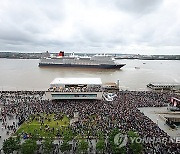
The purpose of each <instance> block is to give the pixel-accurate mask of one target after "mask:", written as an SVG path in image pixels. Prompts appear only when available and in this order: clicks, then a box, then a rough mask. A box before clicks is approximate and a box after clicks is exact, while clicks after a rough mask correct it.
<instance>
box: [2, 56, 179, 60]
mask: <svg viewBox="0 0 180 154" xmlns="http://www.w3.org/2000/svg"><path fill="white" fill-rule="evenodd" d="M0 59H40V58H9V57H8V58H7V57H0ZM121 59H128V60H136V59H137V60H180V59H162V58H161V59H159V58H157V59H156V58H154V59H152V58H149V59H147V58H144V59H142V58H119V57H115V60H121Z"/></svg>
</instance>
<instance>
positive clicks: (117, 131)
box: [108, 128, 126, 154]
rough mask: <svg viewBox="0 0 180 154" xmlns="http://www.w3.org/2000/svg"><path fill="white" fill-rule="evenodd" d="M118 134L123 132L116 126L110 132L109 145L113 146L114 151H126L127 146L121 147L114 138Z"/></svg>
mask: <svg viewBox="0 0 180 154" xmlns="http://www.w3.org/2000/svg"><path fill="white" fill-rule="evenodd" d="M117 134H121V133H120V131H119V130H118V129H117V128H115V129H113V130H112V131H111V132H110V133H109V138H108V143H109V147H110V148H111V151H112V153H122V154H125V153H126V147H125V146H123V147H119V145H117V144H115V142H114V139H115V136H116V135H117Z"/></svg>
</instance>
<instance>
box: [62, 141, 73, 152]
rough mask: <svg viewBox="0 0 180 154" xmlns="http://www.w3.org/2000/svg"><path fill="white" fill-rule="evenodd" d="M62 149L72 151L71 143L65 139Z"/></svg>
mask: <svg viewBox="0 0 180 154" xmlns="http://www.w3.org/2000/svg"><path fill="white" fill-rule="evenodd" d="M60 150H61V152H65V151H70V150H71V145H70V144H69V143H68V142H67V141H64V142H63V144H62V145H61V147H60Z"/></svg>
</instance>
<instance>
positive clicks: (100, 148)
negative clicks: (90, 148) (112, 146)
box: [96, 140, 105, 153]
mask: <svg viewBox="0 0 180 154" xmlns="http://www.w3.org/2000/svg"><path fill="white" fill-rule="evenodd" d="M96 151H97V152H98V153H104V151H105V142H104V140H99V141H98V142H97V144H96Z"/></svg>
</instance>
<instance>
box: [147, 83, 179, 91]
mask: <svg viewBox="0 0 180 154" xmlns="http://www.w3.org/2000/svg"><path fill="white" fill-rule="evenodd" d="M147 87H148V88H151V89H153V90H180V83H149V84H148V85H147Z"/></svg>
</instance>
